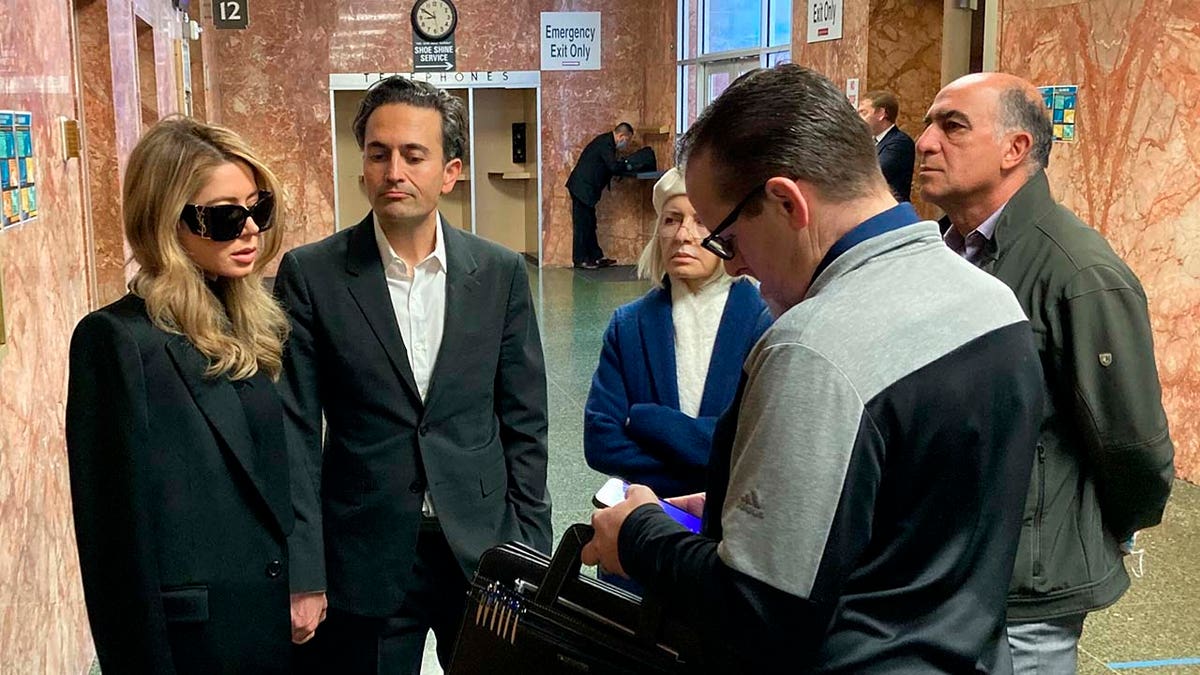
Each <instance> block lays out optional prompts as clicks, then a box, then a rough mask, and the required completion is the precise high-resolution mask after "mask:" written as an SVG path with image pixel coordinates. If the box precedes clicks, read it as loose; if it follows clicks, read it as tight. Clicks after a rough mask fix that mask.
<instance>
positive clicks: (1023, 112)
mask: <svg viewBox="0 0 1200 675" xmlns="http://www.w3.org/2000/svg"><path fill="white" fill-rule="evenodd" d="M998 121H999V124H998V125H997V127H998V131H999V132H1000V133H1002V134H1007V133H1012V132H1014V131H1024V132H1026V133H1028V134H1029V135H1030V136H1032V137H1033V145H1032V147H1031V148H1030V149H1029V161H1030V162H1031V163H1033V164H1034V165H1035V166H1036V168H1037V169H1045V168H1046V167H1047V166H1048V165H1049V164H1050V148H1051V146H1052V145H1053V144H1054V126H1053V124H1052V123H1051V122H1050V114H1049V111H1048V110H1046V104H1045V102H1043V101H1042V100H1041V99H1040V98H1039V99H1037V100H1034V99H1031V98H1029V95H1028V94H1027V93H1026V90H1025V89H1023V88H1022V87H1012V88H1010V89H1006V90H1004V91H1003V92H1001V93H1000V107H999V115H998Z"/></svg>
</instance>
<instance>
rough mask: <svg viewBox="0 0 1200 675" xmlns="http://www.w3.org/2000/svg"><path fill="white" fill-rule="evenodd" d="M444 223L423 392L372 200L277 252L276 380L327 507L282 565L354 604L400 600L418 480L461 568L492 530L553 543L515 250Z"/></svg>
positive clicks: (359, 609)
mask: <svg viewBox="0 0 1200 675" xmlns="http://www.w3.org/2000/svg"><path fill="white" fill-rule="evenodd" d="M442 232H443V235H444V237H445V247H446V267H447V270H446V321H445V330H444V333H443V337H442V344H441V348H440V351H439V352H438V358H437V362H436V364H435V365H434V369H433V374H432V377H431V379H430V383H429V390H428V397H427V402H425V403H422V401H421V397H420V394H419V392H418V390H417V386H416V382H415V381H414V379H413V374H412V369H411V368H410V367H409V363H408V355H407V352H406V351H405V345H404V342H403V340H402V339H401V336H400V329H399V327H398V326H397V324H396V317H395V313H394V312H393V310H392V304H391V299H390V296H389V295H388V288H387V281H386V279H385V277H384V272H383V263H382V262H381V261H380V258H379V249H378V247H377V245H376V243H375V235H374V222H373V218H372V216H371V215H370V214H368V216H367V217H366V218H365V219H363V221H362V222H361V223H359V224H358V225H356V226H354V227H352V228H350V229H348V230H343V231H341V232H338V233H337V234H334V235H333V236H331V237H328V238H326V239H324V240H322V241H320V242H317V243H314V244H310V245H308V246H303V247H301V248H298V249H295V250H293V251H291V252H289V253H288V254H286V255H285V256H284V257H283V261H282V263H281V264H280V266H279V275H278V277H277V278H276V281H275V290H276V294H277V295H278V297H279V299H280V300H281V301H282V303H283V304H284V306H285V307H286V308H287V310H288V313H289V315H290V316H291V320H292V335H291V339H290V340H289V342H288V347H287V349H286V351H285V357H284V376H283V378H281V380H280V388H281V393H282V396H283V401H284V408H285V410H286V418H287V421H288V425H289V427H290V431H291V434H292V436H291V439H290V440H291V441H292V442H293V443H294V444H295V447H297V448H298V449H300V451H301V452H303V453H304V454H305V455H306V456H307V458H308V466H309V471H310V476H309V477H310V479H311V480H312V481H313V485H314V486H316V488H317V490H316V492H317V493H319V494H320V495H321V504H320V507H319V508H318V507H317V506H316V505H315V504H314V505H313V508H311V509H309V510H308V511H306V513H316V514H319V518H318V519H317V521H319V520H320V519H323V521H324V528H323V529H321V528H316V529H311V531H308V532H307V534H305V535H300V536H302V537H304V538H305V539H306V541H308V542H309V545H308V548H307V550H305V551H304V552H303V553H302V552H301V550H299V549H297V550H294V551H293V558H294V563H293V564H294V566H295V567H296V569H297V571H298V573H299V574H301V575H302V576H304V577H305V580H306V583H307V585H308V587H309V588H311V589H319V588H326V589H327V591H328V598H329V603H330V605H331V606H332V607H336V608H338V609H341V610H344V611H348V612H353V613H355V614H359V615H364V616H390V615H393V614H394V613H395V612H396V611H397V610H398V609H399V608H400V605H401V603H402V601H403V599H404V594H405V589H406V588H407V586H408V585H409V583H410V581H411V572H412V566H413V555H414V553H415V548H416V539H417V532H418V528H419V525H420V519H421V505H422V501H423V493H424V492H425V490H426V489H428V490H429V492H430V494H431V495H432V497H433V503H434V507H435V508H436V509H437V514H438V520H439V522H440V523H441V526H442V529H443V530H444V531H445V534H446V538H447V540H448V541H449V543H450V547H451V549H453V551H454V554H455V557H456V558H457V560H458V562H459V564H460V565H461V567H462V569H463V572H464V573H465V574H466V575H467V578H471V576H472V575H473V574H474V571H475V567H476V565H477V564H478V561H479V556H480V554H481V553H483V551H484V550H486V549H488V548H490V547H492V546H496V545H498V544H500V543H503V542H506V541H510V540H515V541H521V542H525V543H527V544H529V545H532V546H534V547H535V548H538V549H540V550H542V551H549V550H550V498H549V495H548V494H547V492H546V451H547V450H546V426H547V421H546V420H547V410H546V372H545V364H544V362H543V360H542V346H541V339H540V337H539V334H538V327H537V321H536V318H535V316H534V313H533V306H532V299H531V297H530V292H529V281H528V277H527V275H526V273H525V262H524V260H523V259H522V258H521V257H520V256H519V255H517V254H516V253H513V252H511V251H509V250H507V249H504V248H502V247H500V246H497V245H496V244H492V243H490V242H487V241H485V240H483V239H480V238H478V237H475V236H473V235H471V234H468V233H465V232H462V231H461V230H458V229H456V228H454V227H450V226H447V225H445V223H444V222H443V227H442ZM322 413H324V421H325V437H324V443H323V444H322V439H321V423H322ZM317 521H314V522H317ZM303 529H305V530H306V531H307V530H310V528H308V527H304V528H303ZM322 539H323V542H324V543H323V549H324V557H323V558H322V555H321V550H322V545H321V541H322ZM322 563H324V565H325V568H324V569H322Z"/></svg>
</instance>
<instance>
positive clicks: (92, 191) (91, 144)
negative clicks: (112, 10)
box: [78, 0, 125, 301]
mask: <svg viewBox="0 0 1200 675" xmlns="http://www.w3.org/2000/svg"><path fill="white" fill-rule="evenodd" d="M115 4H120V3H115ZM109 5H110V3H109V2H108V1H107V0H94V1H93V2H90V3H88V4H87V5H84V6H82V7H81V8H80V10H79V12H78V26H79V50H78V51H79V59H80V61H79V71H80V75H81V77H80V79H81V81H82V83H83V91H82V92H81V95H82V99H83V100H82V103H83V105H82V108H83V119H82V120H81V123H82V130H83V134H82V135H83V145H84V149H85V151H86V153H87V165H88V167H87V168H88V171H87V183H88V193H89V208H88V210H87V211H88V212H87V214H85V215H86V216H87V217H88V218H89V219H90V221H91V227H92V233H93V243H94V248H93V255H94V257H93V261H92V264H93V266H94V269H95V274H96V285H97V289H98V295H99V297H100V300H101V301H104V300H112V299H115V298H117V297H119V296H120V295H121V294H122V293H123V291H124V288H125V274H124V266H125V239H124V236H122V233H121V229H122V228H121V180H120V175H121V164H122V162H121V161H120V157H119V156H118V152H117V138H118V129H117V120H118V117H117V111H116V105H117V101H116V99H115V98H114V87H113V66H112V59H113V54H112V50H111V49H110V48H109V41H110V26H111V24H110V15H109Z"/></svg>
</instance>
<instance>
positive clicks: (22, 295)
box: [0, 0, 92, 673]
mask: <svg viewBox="0 0 1200 675" xmlns="http://www.w3.org/2000/svg"><path fill="white" fill-rule="evenodd" d="M69 7H70V5H69V3H47V2H42V1H41V0H15V1H10V2H6V3H4V4H2V5H0V109H17V110H26V111H29V112H31V113H32V114H33V145H34V151H35V158H36V160H37V170H36V172H35V178H36V182H37V188H38V202H39V204H38V206H39V217H38V219H37V220H34V221H32V222H29V223H26V224H23V225H19V226H16V227H11V228H8V229H6V230H4V231H3V232H0V277H2V279H0V284H2V285H3V290H4V294H5V303H4V320H5V322H6V328H7V336H8V344H7V350H6V353H5V354H4V355H3V356H0V383H3V386H0V458H2V459H0V531H2V532H3V535H0V655H3V656H2V657H0V658H2V662H3V665H2V666H0V669H2V670H4V671H5V672H17V673H78V672H84V671H85V670H86V668H87V666H88V664H89V663H90V662H91V658H92V649H91V642H90V640H89V638H88V632H87V627H86V620H85V612H84V607H83V598H82V590H81V586H80V583H79V571H78V564H77V562H76V555H75V548H74V538H73V532H72V525H71V517H70V498H69V494H68V487H67V486H68V482H67V471H66V450H65V447H64V440H63V419H62V415H63V405H64V400H65V385H66V377H67V372H66V351H67V342H68V338H69V336H70V332H71V329H72V327H73V326H74V324H75V321H76V320H77V319H78V318H79V317H80V316H81V315H82V314H83V313H84V312H85V311H87V308H88V285H87V276H86V274H85V266H84V255H83V251H84V250H85V248H86V245H87V242H86V239H85V237H84V223H83V217H82V213H83V205H82V191H81V189H80V183H81V180H82V176H81V175H80V161H79V160H72V161H70V162H63V161H62V159H61V151H62V150H61V144H60V141H59V136H58V127H57V125H58V122H57V118H58V116H60V115H61V116H66V117H75V116H76V114H75V109H76V108H75V105H76V92H75V89H74V82H75V79H74V72H73V58H72V47H71V39H70V18H71V17H70V14H69V13H68V12H69ZM31 27H32V28H36V30H31V29H30V28H31Z"/></svg>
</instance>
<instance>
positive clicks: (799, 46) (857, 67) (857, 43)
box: [792, 0, 904, 91]
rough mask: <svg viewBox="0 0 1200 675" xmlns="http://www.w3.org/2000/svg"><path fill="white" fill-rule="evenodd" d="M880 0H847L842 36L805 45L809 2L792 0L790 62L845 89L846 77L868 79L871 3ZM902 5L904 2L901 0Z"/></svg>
mask: <svg viewBox="0 0 1200 675" xmlns="http://www.w3.org/2000/svg"><path fill="white" fill-rule="evenodd" d="M879 1H880V0H872V2H867V1H866V0H847V2H845V3H844V8H843V9H844V12H845V14H843V16H842V39H841V40H827V41H825V42H814V43H812V44H808V42H807V37H808V14H807V12H808V3H807V2H798V1H795V2H792V63H798V64H800V65H802V66H806V67H808V68H812V69H813V70H816V71H817V72H819V73H822V74H824V75H825V76H826V77H828V78H829V79H831V80H833V82H834V84H836V85H837V86H838V87H840V88H842V89H845V88H846V80H848V79H850V78H854V77H856V78H858V80H859V85H860V91H866V89H862V88H861V86H862V85H863V84H865V83H866V82H867V76H868V72H867V62H868V56H869V55H868V49H867V46H868V44H869V40H870V26H871V6H872V5H874V4H877V3H878V2H879ZM901 4H904V3H901Z"/></svg>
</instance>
